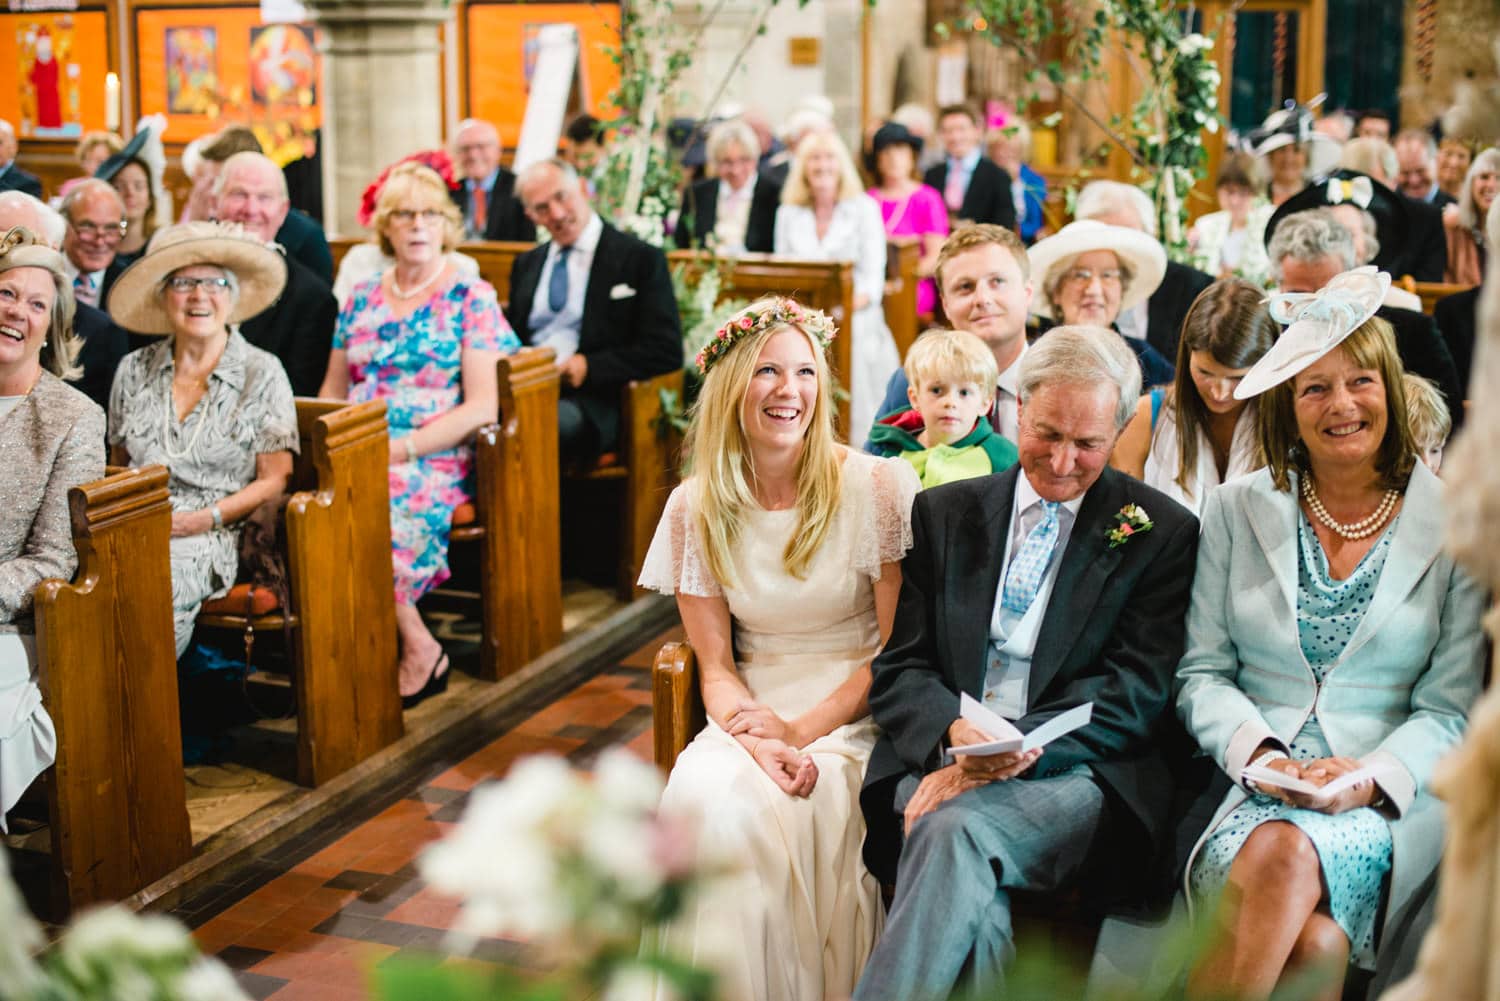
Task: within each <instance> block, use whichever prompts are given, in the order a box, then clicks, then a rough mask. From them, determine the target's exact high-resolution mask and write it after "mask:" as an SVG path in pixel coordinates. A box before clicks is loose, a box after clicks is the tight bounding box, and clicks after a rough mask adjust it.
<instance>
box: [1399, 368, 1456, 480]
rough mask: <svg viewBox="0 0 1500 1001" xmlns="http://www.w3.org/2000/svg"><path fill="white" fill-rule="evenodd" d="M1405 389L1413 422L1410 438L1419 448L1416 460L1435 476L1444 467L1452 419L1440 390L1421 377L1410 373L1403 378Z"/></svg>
mask: <svg viewBox="0 0 1500 1001" xmlns="http://www.w3.org/2000/svg"><path fill="white" fill-rule="evenodd" d="M1402 382H1403V385H1404V388H1405V389H1406V415H1407V419H1408V420H1409V421H1410V422H1411V436H1412V438H1413V439H1414V440H1415V441H1416V444H1417V457H1418V458H1420V459H1421V460H1422V461H1423V462H1425V463H1427V468H1428V469H1430V470H1432V471H1433V472H1434V473H1436V472H1437V471H1438V469H1439V468H1440V467H1441V466H1442V464H1443V447H1444V446H1445V445H1447V444H1448V434H1449V433H1450V432H1451V431H1452V430H1453V417H1452V415H1451V414H1449V413H1448V404H1447V403H1446V402H1444V400H1443V394H1442V393H1440V392H1438V390H1437V387H1436V386H1434V385H1433V384H1432V383H1430V382H1428V381H1427V380H1426V379H1424V378H1422V377H1421V376H1420V375H1412V374H1411V373H1410V372H1407V373H1406V375H1405V376H1403V377H1402Z"/></svg>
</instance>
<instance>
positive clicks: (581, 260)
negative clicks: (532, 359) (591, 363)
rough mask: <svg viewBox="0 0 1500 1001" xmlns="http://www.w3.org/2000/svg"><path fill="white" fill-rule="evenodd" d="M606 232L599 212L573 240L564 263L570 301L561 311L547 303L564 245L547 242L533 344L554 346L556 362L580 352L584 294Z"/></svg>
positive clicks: (533, 310) (535, 306)
mask: <svg viewBox="0 0 1500 1001" xmlns="http://www.w3.org/2000/svg"><path fill="white" fill-rule="evenodd" d="M603 232H604V221H603V220H602V219H600V218H599V215H598V213H591V214H590V215H589V221H588V222H587V223H586V224H585V225H584V227H583V232H582V233H580V234H579V236H578V239H577V240H574V241H573V247H572V250H571V251H569V253H568V258H567V261H566V262H565V266H566V267H567V269H568V300H567V302H565V303H564V304H563V308H562V310H561V311H560V312H557V313H554V312H552V307H551V306H549V305H548V304H547V290H548V289H549V288H550V287H551V284H552V269H553V267H555V266H556V264H557V257H558V253H559V251H560V249H561V248H559V247H558V245H557V242H556V241H555V240H554V241H549V242H548V243H547V259H546V260H545V261H543V262H542V273H541V276H540V278H539V279H538V281H537V283H536V294H535V295H533V296H532V297H531V330H532V335H531V343H532V344H535V345H537V346H539V347H548V348H551V349H552V350H553V351H554V352H555V353H556V354H557V363H558V364H562V363H563V362H565V361H567V360H568V359H569V358H571V357H573V356H574V355H576V354H577V353H578V334H579V331H580V330H582V329H583V296H584V293H585V292H587V291H588V285H589V271H590V270H591V269H592V268H593V266H594V250H595V249H596V248H597V247H598V246H599V235H600V234H601V233H603Z"/></svg>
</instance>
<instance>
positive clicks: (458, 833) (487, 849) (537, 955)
mask: <svg viewBox="0 0 1500 1001" xmlns="http://www.w3.org/2000/svg"><path fill="white" fill-rule="evenodd" d="M661 790H662V781H661V775H660V773H659V772H657V770H656V769H655V768H653V767H652V766H651V765H649V764H646V763H645V762H642V761H640V760H639V759H637V758H636V757H635V756H634V755H632V754H630V753H629V752H626V751H623V750H611V751H606V752H605V753H604V754H602V755H601V756H600V757H599V760H598V762H597V764H596V766H595V768H594V772H593V774H592V776H590V775H587V774H585V773H582V772H579V771H576V770H574V769H573V768H572V767H570V766H569V765H568V764H567V762H565V761H564V760H563V759H561V758H558V757H554V756H536V757H531V758H525V759H523V760H521V761H520V762H518V763H517V764H516V766H515V767H514V768H512V769H511V771H510V773H509V774H508V775H507V776H506V777H505V779H504V780H502V781H500V782H495V783H492V784H490V785H486V786H482V787H480V788H478V789H476V790H475V791H474V793H473V794H472V795H471V796H470V798H469V802H468V805H467V807H466V809H465V810H464V814H463V818H462V819H461V820H460V821H459V824H458V827H457V829H456V830H454V831H453V832H452V833H451V834H450V835H449V836H448V837H446V838H444V839H443V840H442V841H439V842H437V843H435V844H434V845H432V846H431V847H429V848H428V849H427V851H426V852H425V853H424V854H423V855H422V857H421V858H420V860H419V862H418V868H419V870H420V872H421V875H422V878H423V879H424V880H425V881H426V882H427V883H428V885H429V886H431V887H432V888H433V889H434V890H436V891H438V892H440V893H444V894H449V895H452V896H455V897H458V898H460V899H461V900H462V907H461V909H460V911H459V916H458V919H457V921H456V922H455V923H454V926H453V928H452V930H451V931H450V933H449V935H448V945H449V947H450V948H451V949H452V950H453V951H454V952H458V953H468V952H470V951H472V950H473V948H474V946H475V945H476V944H477V943H478V941H479V940H480V939H482V938H486V937H493V936H499V937H504V938H508V939H514V940H519V941H521V942H523V943H525V944H526V947H527V949H528V950H529V955H528V957H527V964H526V965H527V966H528V967H532V968H535V969H538V970H540V971H542V972H537V973H535V974H533V975H530V976H527V975H526V974H524V973H519V972H512V971H502V972H500V973H496V974H489V973H481V972H478V971H476V970H475V969H473V968H472V967H468V966H465V965H463V964H461V963H460V964H454V963H449V964H443V965H438V964H437V962H436V961H435V960H434V961H433V962H420V963H392V962H387V963H383V964H381V966H380V967H379V968H378V969H377V970H376V980H377V984H378V985H379V994H380V996H381V997H382V998H384V999H386V1001H407V999H413V1001H415V999H417V998H431V997H447V998H462V999H471V998H472V999H476V1001H477V999H480V998H487V999H498V998H504V999H510V1001H522V999H525V1001H542V999H547V1001H553V999H558V1001H560V999H567V998H575V997H576V998H582V997H594V996H598V995H600V994H601V993H602V994H603V996H604V997H605V998H606V999H609V1001H626V999H631V998H638V997H649V996H651V989H652V987H653V986H654V984H655V983H656V982H657V980H658V978H659V979H660V980H661V982H663V983H666V984H669V985H670V986H671V987H672V989H673V990H675V991H676V993H677V995H678V996H679V997H681V998H683V999H684V1001H707V999H709V998H711V997H712V986H713V984H712V978H711V977H710V976H709V975H708V974H707V973H705V972H703V971H701V970H697V969H695V968H693V967H692V966H690V965H688V964H686V963H682V962H679V961H677V960H675V959H673V958H672V957H670V956H667V955H663V954H661V953H659V952H656V951H654V949H653V948H652V947H651V945H650V943H653V942H655V940H656V938H657V936H655V935H654V934H651V932H652V931H653V930H654V929H655V928H657V927H659V926H661V925H662V924H664V923H665V922H668V921H670V920H671V919H672V918H674V917H675V916H677V914H678V913H680V912H681V910H682V907H683V903H684V901H685V900H686V899H687V895H688V894H689V893H691V892H692V891H693V888H694V886H695V884H697V883H699V882H700V881H702V880H703V879H705V878H708V877H709V876H711V875H713V874H712V873H708V872H703V871H701V870H700V869H699V868H698V863H697V861H696V839H695V836H694V831H693V830H691V829H690V827H689V826H687V824H686V823H685V822H684V821H682V820H680V819H678V818H674V817H670V816H667V815H664V814H661V813H659V812H658V811H657V804H658V802H659V800H660V798H661ZM643 940H644V941H645V942H646V943H648V944H647V946H646V947H645V948H643V947H642V942H643Z"/></svg>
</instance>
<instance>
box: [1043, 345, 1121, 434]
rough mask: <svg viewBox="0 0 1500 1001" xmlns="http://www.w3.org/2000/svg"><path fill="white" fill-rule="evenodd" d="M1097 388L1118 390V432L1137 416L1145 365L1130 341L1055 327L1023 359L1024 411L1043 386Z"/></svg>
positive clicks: (1116, 406) (1116, 413)
mask: <svg viewBox="0 0 1500 1001" xmlns="http://www.w3.org/2000/svg"><path fill="white" fill-rule="evenodd" d="M1063 383H1067V384H1070V385H1080V384H1081V385H1086V386H1097V385H1100V384H1109V385H1112V386H1114V387H1115V388H1116V389H1117V390H1119V393H1120V396H1119V399H1118V401H1117V402H1116V404H1115V430H1117V431H1118V430H1120V429H1121V428H1123V427H1124V426H1125V425H1126V423H1127V422H1128V421H1129V420H1130V418H1131V416H1132V415H1134V414H1135V406H1136V402H1137V401H1138V400H1139V399H1140V396H1141V363H1140V362H1138V361H1136V358H1135V352H1134V351H1131V350H1130V348H1129V346H1128V345H1126V343H1125V338H1123V337H1121V336H1120V335H1119V334H1117V333H1115V332H1114V331H1113V330H1106V329H1105V328H1104V327H1085V326H1075V327H1053V328H1052V329H1051V330H1049V331H1047V332H1046V333H1045V334H1043V335H1042V336H1041V337H1040V338H1039V339H1038V340H1037V342H1036V343H1035V344H1033V345H1032V346H1031V347H1029V348H1027V349H1026V354H1025V355H1024V356H1023V357H1022V358H1021V376H1020V393H1019V394H1018V395H1019V396H1020V398H1021V404H1022V405H1023V406H1024V405H1025V404H1026V403H1027V401H1029V400H1030V399H1031V395H1032V394H1033V393H1035V392H1036V391H1037V390H1038V389H1040V388H1041V387H1043V386H1052V385H1060V384H1063Z"/></svg>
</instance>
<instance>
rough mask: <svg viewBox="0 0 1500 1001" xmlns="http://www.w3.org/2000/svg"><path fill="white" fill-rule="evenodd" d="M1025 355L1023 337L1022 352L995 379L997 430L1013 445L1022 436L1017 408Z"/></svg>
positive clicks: (1019, 399) (1019, 402)
mask: <svg viewBox="0 0 1500 1001" xmlns="http://www.w3.org/2000/svg"><path fill="white" fill-rule="evenodd" d="M1025 357H1026V341H1025V340H1024V339H1023V340H1022V341H1021V353H1020V354H1018V355H1016V360H1015V361H1013V362H1011V363H1010V365H1009V367H1007V368H1006V370H1005V371H1004V372H1001V373H1000V378H999V379H997V380H996V381H995V422H994V423H995V430H996V431H999V432H1000V437H1002V438H1004V439H1005V440H1006V441H1008V442H1010V443H1011V444H1012V445H1014V444H1017V443H1018V442H1019V440H1020V437H1021V417H1020V411H1019V410H1018V409H1017V408H1018V407H1019V406H1020V404H1021V359H1022V358H1025ZM1022 478H1023V479H1024V477H1022Z"/></svg>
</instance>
